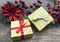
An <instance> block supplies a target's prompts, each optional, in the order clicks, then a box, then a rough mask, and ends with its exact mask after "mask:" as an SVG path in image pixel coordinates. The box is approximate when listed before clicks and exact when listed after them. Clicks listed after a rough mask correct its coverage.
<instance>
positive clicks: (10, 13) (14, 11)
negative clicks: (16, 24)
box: [2, 3, 22, 21]
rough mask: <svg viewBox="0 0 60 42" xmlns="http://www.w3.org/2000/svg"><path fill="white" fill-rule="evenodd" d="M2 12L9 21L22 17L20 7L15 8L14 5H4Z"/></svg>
mask: <svg viewBox="0 0 60 42" xmlns="http://www.w3.org/2000/svg"><path fill="white" fill-rule="evenodd" d="M2 10H3V12H2V15H3V16H5V17H7V20H8V21H11V20H18V19H19V17H20V16H21V15H22V12H21V9H20V8H19V6H14V5H13V4H12V3H6V4H3V6H2Z"/></svg>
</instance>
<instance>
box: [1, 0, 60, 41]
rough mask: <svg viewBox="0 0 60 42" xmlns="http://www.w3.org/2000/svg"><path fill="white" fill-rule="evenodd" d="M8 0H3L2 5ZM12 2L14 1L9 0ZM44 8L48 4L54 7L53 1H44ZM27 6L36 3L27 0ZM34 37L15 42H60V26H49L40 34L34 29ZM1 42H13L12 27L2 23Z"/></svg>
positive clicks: (32, 0)
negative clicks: (11, 36)
mask: <svg viewBox="0 0 60 42" xmlns="http://www.w3.org/2000/svg"><path fill="white" fill-rule="evenodd" d="M5 1H8V0H1V1H0V5H1V4H2V3H3V2H5ZM9 1H11V2H12V0H9ZM42 1H43V4H42V6H43V7H44V8H45V9H46V7H45V6H46V3H48V2H50V3H51V5H53V3H52V0H42ZM26 2H27V4H28V5H29V4H30V3H33V2H36V1H35V0H29V1H28V0H26ZM32 29H33V32H34V35H33V38H30V39H26V40H22V41H15V42H60V24H58V23H56V24H55V25H53V24H49V25H48V26H47V27H45V29H43V30H42V31H40V32H38V31H37V29H36V28H35V27H34V26H33V27H32ZM0 42H12V40H11V38H10V26H8V25H5V24H2V23H1V22H0Z"/></svg>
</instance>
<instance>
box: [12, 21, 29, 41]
mask: <svg viewBox="0 0 60 42" xmlns="http://www.w3.org/2000/svg"><path fill="white" fill-rule="evenodd" d="M19 23H20V27H15V28H11V30H15V29H17V30H16V33H19V32H21V38H22V40H24V32H23V28H27V27H30V25H27V26H24V25H25V24H24V20H20V21H19Z"/></svg>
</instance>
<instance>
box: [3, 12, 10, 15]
mask: <svg viewBox="0 0 60 42" xmlns="http://www.w3.org/2000/svg"><path fill="white" fill-rule="evenodd" d="M2 15H3V16H9V15H10V14H9V12H3V13H2Z"/></svg>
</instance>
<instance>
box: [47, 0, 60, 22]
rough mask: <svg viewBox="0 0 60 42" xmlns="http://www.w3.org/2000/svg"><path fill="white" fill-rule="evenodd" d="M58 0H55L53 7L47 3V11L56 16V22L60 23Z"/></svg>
mask: <svg viewBox="0 0 60 42" xmlns="http://www.w3.org/2000/svg"><path fill="white" fill-rule="evenodd" d="M59 4H60V3H59V1H58V0H54V5H53V7H52V6H51V5H50V3H49V5H48V4H47V11H48V12H49V14H50V15H51V16H52V17H53V18H54V22H58V23H60V5H59Z"/></svg>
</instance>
